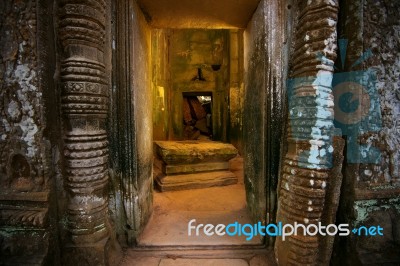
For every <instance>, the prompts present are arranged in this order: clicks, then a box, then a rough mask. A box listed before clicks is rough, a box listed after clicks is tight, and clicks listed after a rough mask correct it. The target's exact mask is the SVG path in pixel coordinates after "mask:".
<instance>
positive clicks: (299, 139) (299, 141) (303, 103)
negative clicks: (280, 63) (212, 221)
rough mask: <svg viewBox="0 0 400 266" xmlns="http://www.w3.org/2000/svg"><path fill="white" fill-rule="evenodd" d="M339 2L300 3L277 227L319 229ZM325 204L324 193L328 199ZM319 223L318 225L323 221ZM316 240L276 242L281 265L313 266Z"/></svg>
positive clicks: (326, 175)
mask: <svg viewBox="0 0 400 266" xmlns="http://www.w3.org/2000/svg"><path fill="white" fill-rule="evenodd" d="M337 13H338V1H327V0H314V1H302V3H299V17H298V21H297V27H296V32H295V47H294V54H293V56H292V65H293V68H292V73H291V78H292V79H291V82H290V85H289V92H288V95H289V96H288V97H289V113H290V115H289V134H288V152H287V154H286V156H285V160H284V165H283V171H282V176H281V180H280V185H279V205H278V213H277V221H281V222H282V223H283V224H285V223H287V224H294V223H295V222H297V223H300V224H304V225H306V226H307V225H309V224H318V222H321V221H322V220H323V219H322V218H323V216H324V211H325V210H324V203H325V198H326V197H327V189H328V187H329V182H328V181H329V174H330V168H331V166H332V161H331V159H332V152H333V146H332V133H333V130H334V127H333V95H332V87H331V86H332V77H333V71H334V68H333V64H334V61H335V59H336V39H337V38H336V23H337ZM328 198H330V197H329V193H328ZM322 222H323V221H322ZM320 243H321V239H319V236H318V235H315V236H304V235H303V233H302V231H301V230H299V231H298V235H297V236H294V235H293V236H290V237H287V238H286V239H285V240H284V241H283V240H282V238H281V237H278V238H277V240H276V244H275V249H276V258H277V260H278V263H279V264H280V265H317V264H318V261H321V260H322V258H320V256H321V255H320V254H319V252H318V249H319V248H322V246H321V244H320Z"/></svg>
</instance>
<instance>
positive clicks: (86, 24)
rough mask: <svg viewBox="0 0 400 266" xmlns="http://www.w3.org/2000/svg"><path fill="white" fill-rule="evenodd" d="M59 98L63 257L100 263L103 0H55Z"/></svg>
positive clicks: (104, 158)
mask: <svg viewBox="0 0 400 266" xmlns="http://www.w3.org/2000/svg"><path fill="white" fill-rule="evenodd" d="M60 12H61V14H60V16H59V19H60V21H59V39H60V43H61V46H62V49H63V50H62V58H61V74H60V83H61V95H62V98H61V101H62V114H63V131H64V143H65V145H64V156H65V164H66V169H65V171H66V175H65V179H64V182H65V183H64V185H65V189H66V191H67V195H68V196H67V214H66V216H67V217H66V219H67V221H68V222H67V223H68V224H67V231H68V233H67V239H66V246H65V248H64V260H66V261H68V262H67V263H68V264H72V263H71V261H75V262H77V263H78V262H79V261H80V260H82V259H89V260H90V261H92V263H93V262H96V263H97V264H98V265H101V264H105V260H106V259H105V251H104V249H105V245H106V243H107V240H108V237H109V232H108V229H107V226H106V224H107V212H108V210H107V208H108V204H107V203H108V195H107V190H106V188H107V183H108V142H107V131H106V118H107V112H108V106H107V97H108V95H107V94H108V81H107V78H106V73H105V65H104V49H105V23H106V21H105V18H106V2H105V1H102V0H97V1H94V0H88V1H83V2H82V1H74V0H70V1H68V0H65V1H64V0H63V1H60Z"/></svg>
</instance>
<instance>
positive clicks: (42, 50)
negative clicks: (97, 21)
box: [0, 0, 60, 265]
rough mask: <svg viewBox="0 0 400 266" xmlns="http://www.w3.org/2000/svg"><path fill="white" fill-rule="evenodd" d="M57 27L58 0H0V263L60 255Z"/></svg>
mask: <svg viewBox="0 0 400 266" xmlns="http://www.w3.org/2000/svg"><path fill="white" fill-rule="evenodd" d="M53 32H54V29H53V3H52V1H45V0H42V1H36V0H33V1H13V0H7V1H1V3H0V38H1V40H0V43H1V45H0V117H1V119H0V187H1V188H0V261H1V262H2V263H4V264H14V265H15V264H21V265H24V264H28V263H37V264H42V263H50V264H53V263H57V258H58V255H59V254H58V241H57V237H56V235H57V231H58V230H57V223H56V219H57V218H56V217H57V214H56V211H55V210H56V201H55V197H54V194H55V179H56V176H57V173H58V174H59V171H55V169H57V167H56V165H57V158H60V156H59V155H60V154H59V151H60V148H59V135H60V130H59V129H60V128H59V121H58V119H59V118H58V113H59V110H58V106H57V103H58V101H59V100H58V92H57V89H56V87H55V85H54V81H53V75H54V72H55V52H54V50H55V49H54V47H55V45H54V35H53ZM52 154H53V155H54V161H53V157H52ZM53 164H54V166H55V167H53Z"/></svg>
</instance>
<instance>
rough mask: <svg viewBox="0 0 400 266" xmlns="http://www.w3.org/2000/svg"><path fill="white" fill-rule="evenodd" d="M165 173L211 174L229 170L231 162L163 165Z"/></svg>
mask: <svg viewBox="0 0 400 266" xmlns="http://www.w3.org/2000/svg"><path fill="white" fill-rule="evenodd" d="M162 169H163V173H166V174H167V175H173V174H193V173H199V172H210V171H216V170H228V169H229V162H209V163H197V164H179V165H163V168H162Z"/></svg>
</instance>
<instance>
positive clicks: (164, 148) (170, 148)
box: [154, 141, 238, 165]
mask: <svg viewBox="0 0 400 266" xmlns="http://www.w3.org/2000/svg"><path fill="white" fill-rule="evenodd" d="M154 145H155V151H156V154H157V156H158V157H159V158H160V159H161V160H162V161H163V162H164V163H166V164H167V165H169V164H172V165H178V164H194V163H204V162H224V161H225V162H226V161H229V160H230V159H232V158H234V157H235V156H236V155H237V154H238V151H237V149H236V148H235V147H234V146H233V145H232V144H228V143H222V142H215V141H155V142H154Z"/></svg>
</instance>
